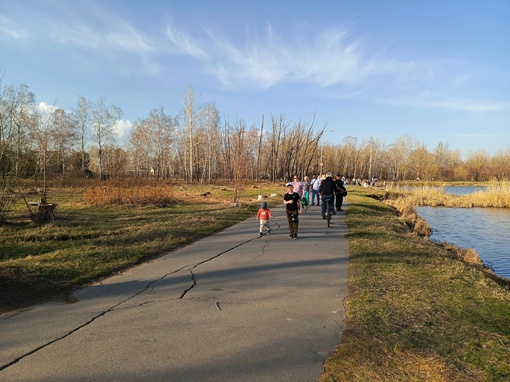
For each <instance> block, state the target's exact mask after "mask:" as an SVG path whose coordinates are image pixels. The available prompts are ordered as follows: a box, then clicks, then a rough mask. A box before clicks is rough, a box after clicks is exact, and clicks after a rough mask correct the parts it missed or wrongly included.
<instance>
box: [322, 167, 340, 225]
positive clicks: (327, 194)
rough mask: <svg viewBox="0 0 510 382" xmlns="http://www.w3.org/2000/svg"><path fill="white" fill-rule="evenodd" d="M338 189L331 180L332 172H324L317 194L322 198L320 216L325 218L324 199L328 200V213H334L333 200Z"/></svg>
mask: <svg viewBox="0 0 510 382" xmlns="http://www.w3.org/2000/svg"><path fill="white" fill-rule="evenodd" d="M338 191H340V188H338V186H337V185H336V183H335V181H334V180H333V174H332V173H331V172H327V173H326V179H324V180H323V181H322V182H321V185H320V187H319V194H320V195H321V199H322V218H323V219H326V203H325V202H326V200H329V211H328V213H329V214H333V215H335V214H336V212H335V209H334V208H333V203H334V201H335V194H336V193H337V192H338Z"/></svg>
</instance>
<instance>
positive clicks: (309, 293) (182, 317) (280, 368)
mask: <svg viewBox="0 0 510 382" xmlns="http://www.w3.org/2000/svg"><path fill="white" fill-rule="evenodd" d="M284 213H285V211H284V209H283V208H282V207H278V208H275V209H273V214H274V222H273V231H272V232H273V233H272V234H271V235H269V236H264V237H262V238H258V235H257V233H258V222H257V221H256V220H255V219H254V218H252V219H248V220H247V221H244V222H242V223H240V224H237V225H236V226H234V227H232V228H230V229H227V230H225V231H223V232H220V233H218V234H216V235H213V236H211V237H209V238H207V239H204V240H201V241H199V242H197V243H195V244H193V245H190V246H188V247H186V248H183V249H180V250H178V251H175V252H172V253H169V254H167V255H165V256H163V257H161V258H159V259H157V260H154V261H152V262H149V263H146V264H143V265H140V266H138V267H136V268H134V269H132V270H129V271H127V272H125V273H123V274H121V275H118V276H115V277H111V278H109V279H106V280H104V281H103V282H102V283H98V284H95V285H92V286H90V287H87V288H84V289H82V290H79V291H77V292H76V293H75V297H76V298H77V299H78V302H76V303H74V304H64V303H61V302H49V303H45V304H42V305H38V306H35V307H33V308H31V309H28V310H24V311H19V312H11V313H8V314H4V315H2V316H0V381H66V382H73V381H186V382H189V381H221V382H225V381H227V382H228V381H257V382H261V381H279V382H282V381H293V382H295V381H316V380H317V379H318V378H319V377H320V375H321V373H322V364H323V362H324V360H325V359H326V357H327V356H328V355H329V354H330V353H331V352H332V350H333V349H334V347H335V345H336V344H337V343H338V341H339V338H340V334H341V331H342V328H343V322H344V311H343V305H342V304H343V300H344V298H345V294H346V290H345V288H346V281H347V260H348V250H347V239H346V238H345V236H344V235H345V234H346V232H347V229H346V226H345V224H344V223H343V214H342V213H341V214H339V215H336V216H334V219H333V221H332V223H333V225H332V227H331V228H327V226H326V222H325V221H324V220H322V219H321V216H320V210H319V207H317V206H315V207H311V208H310V209H309V210H308V211H307V212H306V214H304V215H303V216H302V217H301V218H300V219H301V222H300V232H299V236H300V239H299V240H291V239H289V237H288V236H289V235H288V229H287V222H286V219H285V216H284Z"/></svg>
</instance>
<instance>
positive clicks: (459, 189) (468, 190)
mask: <svg viewBox="0 0 510 382" xmlns="http://www.w3.org/2000/svg"><path fill="white" fill-rule="evenodd" d="M485 188H486V187H484V186H446V187H443V191H444V193H445V194H450V195H468V194H472V193H473V192H478V191H485Z"/></svg>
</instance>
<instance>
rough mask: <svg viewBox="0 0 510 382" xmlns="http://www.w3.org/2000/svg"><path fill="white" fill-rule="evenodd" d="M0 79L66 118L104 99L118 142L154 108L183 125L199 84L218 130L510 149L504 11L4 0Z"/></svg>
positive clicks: (486, 1) (366, 0) (402, 1)
mask: <svg viewBox="0 0 510 382" xmlns="http://www.w3.org/2000/svg"><path fill="white" fill-rule="evenodd" d="M0 79H1V81H2V82H1V84H0V85H1V86H3V87H6V86H10V85H15V86H19V85H21V84H23V83H25V84H27V85H28V86H29V89H30V90H31V91H32V92H33V93H35V95H36V104H38V105H39V104H41V106H42V105H45V104H49V105H56V106H58V107H60V108H62V109H64V110H66V111H71V110H72V109H73V108H74V107H75V106H76V102H77V100H78V97H79V96H84V97H85V98H86V99H87V100H89V101H92V102H96V101H97V99H98V98H99V97H104V98H105V99H106V102H107V103H109V104H113V105H116V106H118V107H120V108H121V109H122V111H123V116H122V121H120V122H119V126H121V127H122V130H123V132H124V139H125V137H126V136H127V135H128V133H129V130H130V128H131V126H132V125H133V123H134V122H135V121H136V120H138V119H141V118H146V117H147V116H148V114H149V113H150V111H151V110H153V109H155V108H158V107H160V106H163V107H164V110H165V112H166V113H167V114H169V115H171V116H176V115H178V114H179V113H180V111H181V109H182V96H183V94H185V93H186V92H187V89H188V87H189V86H190V85H191V86H193V88H194V89H195V93H196V94H197V95H199V100H198V102H199V103H200V104H206V103H214V104H215V105H216V108H217V109H218V111H219V113H220V116H221V118H222V121H227V120H228V121H234V120H236V119H242V120H244V122H245V123H246V125H248V126H251V125H255V126H260V123H261V120H262V116H264V119H265V123H266V126H267V124H268V123H269V121H270V119H271V117H273V116H274V117H279V116H280V115H281V114H283V115H285V118H286V120H287V121H289V122H298V121H301V122H305V123H311V122H312V121H315V123H316V126H317V130H318V131H319V130H321V129H323V128H324V129H325V133H324V139H323V142H328V143H331V144H342V142H343V140H344V138H345V137H347V136H350V137H356V138H357V139H358V143H361V142H362V141H363V140H369V139H371V138H374V139H379V140H380V141H381V142H382V143H384V144H387V145H390V144H392V143H394V142H395V141H396V140H397V139H398V138H399V137H401V136H403V135H408V136H410V137H411V138H412V139H413V140H414V141H418V142H420V143H422V144H424V145H426V147H427V149H428V150H429V151H433V150H434V149H435V148H436V147H437V145H438V144H439V143H443V144H448V147H449V148H450V149H451V150H454V149H459V150H460V152H461V153H462V154H463V155H464V156H466V155H469V154H470V153H474V152H477V151H479V150H485V151H486V152H487V153H489V154H490V155H494V154H497V153H498V152H499V150H507V149H509V148H510V139H509V138H510V1H508V0H483V1H482V0H413V1H408V0H385V1H379V0H314V1H304V0H303V1H301V0H288V1H285V0H269V1H268V0H257V1H243V0H182V1H177V0H144V1H142V0H139V1H135V0H131V1H129V0H123V1H121V0H86V1H84V0H0ZM120 139H122V137H121V138H120Z"/></svg>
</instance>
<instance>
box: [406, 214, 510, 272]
mask: <svg viewBox="0 0 510 382" xmlns="http://www.w3.org/2000/svg"><path fill="white" fill-rule="evenodd" d="M416 211H417V213H418V214H419V215H420V216H421V217H422V218H423V219H425V220H426V221H427V222H428V223H429V224H430V226H431V227H432V230H433V233H432V236H431V237H430V239H431V240H433V241H436V242H442V241H445V242H448V243H452V244H455V245H458V246H459V247H462V248H473V249H474V250H475V251H476V252H477V253H478V255H479V256H480V259H481V260H482V261H483V262H484V264H486V265H487V266H489V267H491V268H492V269H493V270H494V272H496V273H497V274H498V275H500V276H503V277H508V278H510V210H509V209H505V208H446V207H416Z"/></svg>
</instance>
